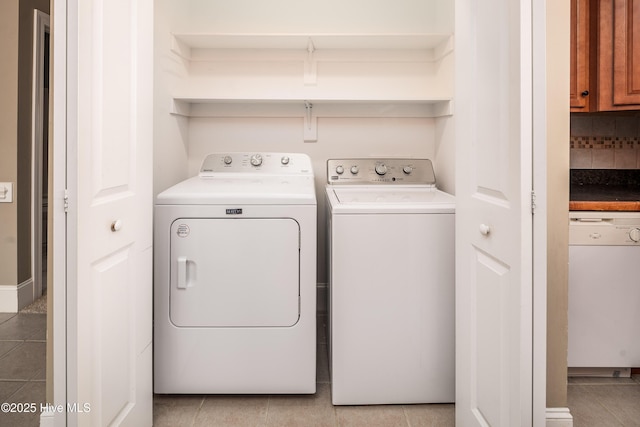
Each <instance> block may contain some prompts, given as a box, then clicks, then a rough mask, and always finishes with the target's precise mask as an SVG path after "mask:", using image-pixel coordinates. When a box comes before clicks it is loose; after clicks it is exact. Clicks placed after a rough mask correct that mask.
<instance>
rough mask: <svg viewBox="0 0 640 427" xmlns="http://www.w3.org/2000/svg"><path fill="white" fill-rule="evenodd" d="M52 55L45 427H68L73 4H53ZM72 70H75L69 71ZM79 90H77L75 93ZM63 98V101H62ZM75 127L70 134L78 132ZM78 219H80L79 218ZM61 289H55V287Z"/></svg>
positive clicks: (42, 419) (55, 0) (59, 1)
mask: <svg viewBox="0 0 640 427" xmlns="http://www.w3.org/2000/svg"><path fill="white" fill-rule="evenodd" d="M51 16H52V22H51V33H50V37H51V53H50V61H51V62H50V73H51V74H50V76H51V77H50V79H51V82H52V83H51V85H50V100H51V101H50V105H51V106H52V108H51V112H50V117H51V129H52V132H51V138H50V150H49V152H50V155H51V157H52V162H51V164H52V165H53V166H52V169H53V170H52V171H51V177H52V182H51V183H50V184H49V185H50V187H51V188H52V192H51V195H52V197H51V200H50V201H49V212H50V213H51V215H52V220H51V223H52V224H53V225H52V233H51V235H52V236H53V237H52V241H51V242H49V247H50V248H51V251H50V255H51V257H52V258H53V259H52V262H51V264H50V265H53V272H52V274H51V277H53V283H52V284H51V285H52V286H50V288H49V290H50V292H49V295H50V296H51V297H52V299H53V303H52V304H50V306H53V311H52V313H51V314H49V316H50V317H51V323H52V324H53V327H52V329H53V334H52V336H50V337H49V339H51V340H52V346H51V347H52V349H53V350H52V354H51V357H52V358H53V360H52V361H51V362H50V364H49V365H50V366H53V373H52V375H51V376H50V377H49V378H52V382H53V384H52V385H49V386H48V390H52V394H53V395H52V396H51V397H50V399H48V400H49V403H51V404H52V406H47V409H46V410H45V411H43V412H42V413H41V415H40V425H41V426H55V427H63V426H67V425H68V420H67V413H66V411H65V410H62V411H57V410H55V409H54V408H57V407H62V408H66V407H67V401H68V399H67V363H68V361H67V350H68V347H67V280H68V277H67V271H69V272H72V271H73V269H72V268H70V267H72V266H69V265H68V261H69V260H72V259H74V256H72V254H69V253H68V245H67V243H68V242H67V239H69V238H71V237H73V236H71V234H72V233H73V229H74V227H69V226H68V225H69V224H73V222H69V221H70V220H71V219H70V218H68V215H67V209H68V194H67V186H68V182H67V178H68V177H67V170H68V169H69V170H73V169H74V166H75V165H74V164H73V156H71V155H69V153H68V152H67V137H68V135H67V128H68V123H67V120H68V117H73V115H72V114H68V113H69V111H68V108H69V107H68V105H67V98H68V97H69V95H72V94H69V93H68V88H67V80H68V79H69V78H70V77H72V76H68V75H67V68H68V67H67V60H68V52H67V43H68V38H67V22H68V13H67V2H66V1H62V0H52V6H51ZM69 71H72V70H69ZM70 89H71V90H73V87H71V88H70ZM56 95H57V96H56ZM72 129H73V127H70V128H69V130H72ZM73 220H75V218H73ZM54 284H55V285H54Z"/></svg>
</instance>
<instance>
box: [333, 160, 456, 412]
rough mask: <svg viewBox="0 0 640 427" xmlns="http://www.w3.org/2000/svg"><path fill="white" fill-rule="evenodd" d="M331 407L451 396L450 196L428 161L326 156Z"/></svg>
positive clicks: (452, 212) (452, 203)
mask: <svg viewBox="0 0 640 427" xmlns="http://www.w3.org/2000/svg"><path fill="white" fill-rule="evenodd" d="M327 177H328V185H327V187H326V197H327V209H328V210H329V212H328V215H327V218H328V240H329V241H328V248H329V269H330V272H329V310H330V315H329V359H330V368H331V394H332V402H333V404H334V405H367V404H410V403H443V402H453V401H454V399H455V350H454V342H455V337H454V333H455V332H454V326H455V312H454V309H455V306H454V304H455V302H454V219H455V198H454V197H453V196H452V195H450V194H447V193H444V192H442V191H439V190H437V189H436V187H435V177H434V174H433V167H432V165H431V162H430V161H429V160H427V159H340V160H329V161H328V162H327Z"/></svg>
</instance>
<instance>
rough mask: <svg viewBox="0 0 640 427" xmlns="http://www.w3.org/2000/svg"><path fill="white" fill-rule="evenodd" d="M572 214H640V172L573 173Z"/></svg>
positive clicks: (571, 187)
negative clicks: (618, 212)
mask: <svg viewBox="0 0 640 427" xmlns="http://www.w3.org/2000/svg"><path fill="white" fill-rule="evenodd" d="M570 176H571V185H570V190H569V210H572V211H575V210H580V211H582V210H586V211H640V170H637V169H630V170H616V169H594V170H591V169H572V170H571V175H570Z"/></svg>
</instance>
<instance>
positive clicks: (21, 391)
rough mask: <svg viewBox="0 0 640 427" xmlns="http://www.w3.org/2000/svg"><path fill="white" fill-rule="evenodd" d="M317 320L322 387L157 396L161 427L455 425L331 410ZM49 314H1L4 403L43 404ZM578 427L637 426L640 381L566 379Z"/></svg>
mask: <svg viewBox="0 0 640 427" xmlns="http://www.w3.org/2000/svg"><path fill="white" fill-rule="evenodd" d="M323 320H324V319H323V318H322V317H321V318H320V321H319V322H318V323H319V325H320V327H319V330H318V387H317V393H316V394H315V395H304V396H278V395H269V396H209V395H207V396H202V395H186V396H178V395H172V396H165V395H156V396H155V397H154V414H153V416H154V425H156V426H172V427H179V426H223V427H233V426H278V427H285V426H292V427H299V426H304V427H307V426H345V427H346V426H367V427H369V426H371V427H373V426H384V427H392V426H411V427H416V426H453V425H454V424H455V423H454V405H381V406H336V407H334V406H333V405H331V399H330V388H329V387H330V382H329V369H328V360H327V346H326V335H325V334H324V329H323V327H322V325H323V324H324V321H323ZM45 333H46V315H45V314H27V313H20V314H15V313H14V314H7V313H0V402H14V403H19V402H34V403H37V404H38V405H39V404H40V403H43V402H44V399H45ZM568 399H569V408H570V409H571V413H572V415H573V417H574V424H573V425H574V426H575V427H591V426H597V427H602V426H624V427H628V426H640V376H635V377H633V378H619V379H614V378H569V395H568ZM5 425H6V426H12V427H23V426H24V427H36V426H38V425H39V410H38V411H36V413H21V414H15V413H11V414H7V413H0V426H5Z"/></svg>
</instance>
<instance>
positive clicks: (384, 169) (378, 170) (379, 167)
mask: <svg viewBox="0 0 640 427" xmlns="http://www.w3.org/2000/svg"><path fill="white" fill-rule="evenodd" d="M376 173H377V174H378V175H380V176H382V175H384V174H386V173H387V165H385V164H384V163H378V164H377V165H376Z"/></svg>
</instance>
